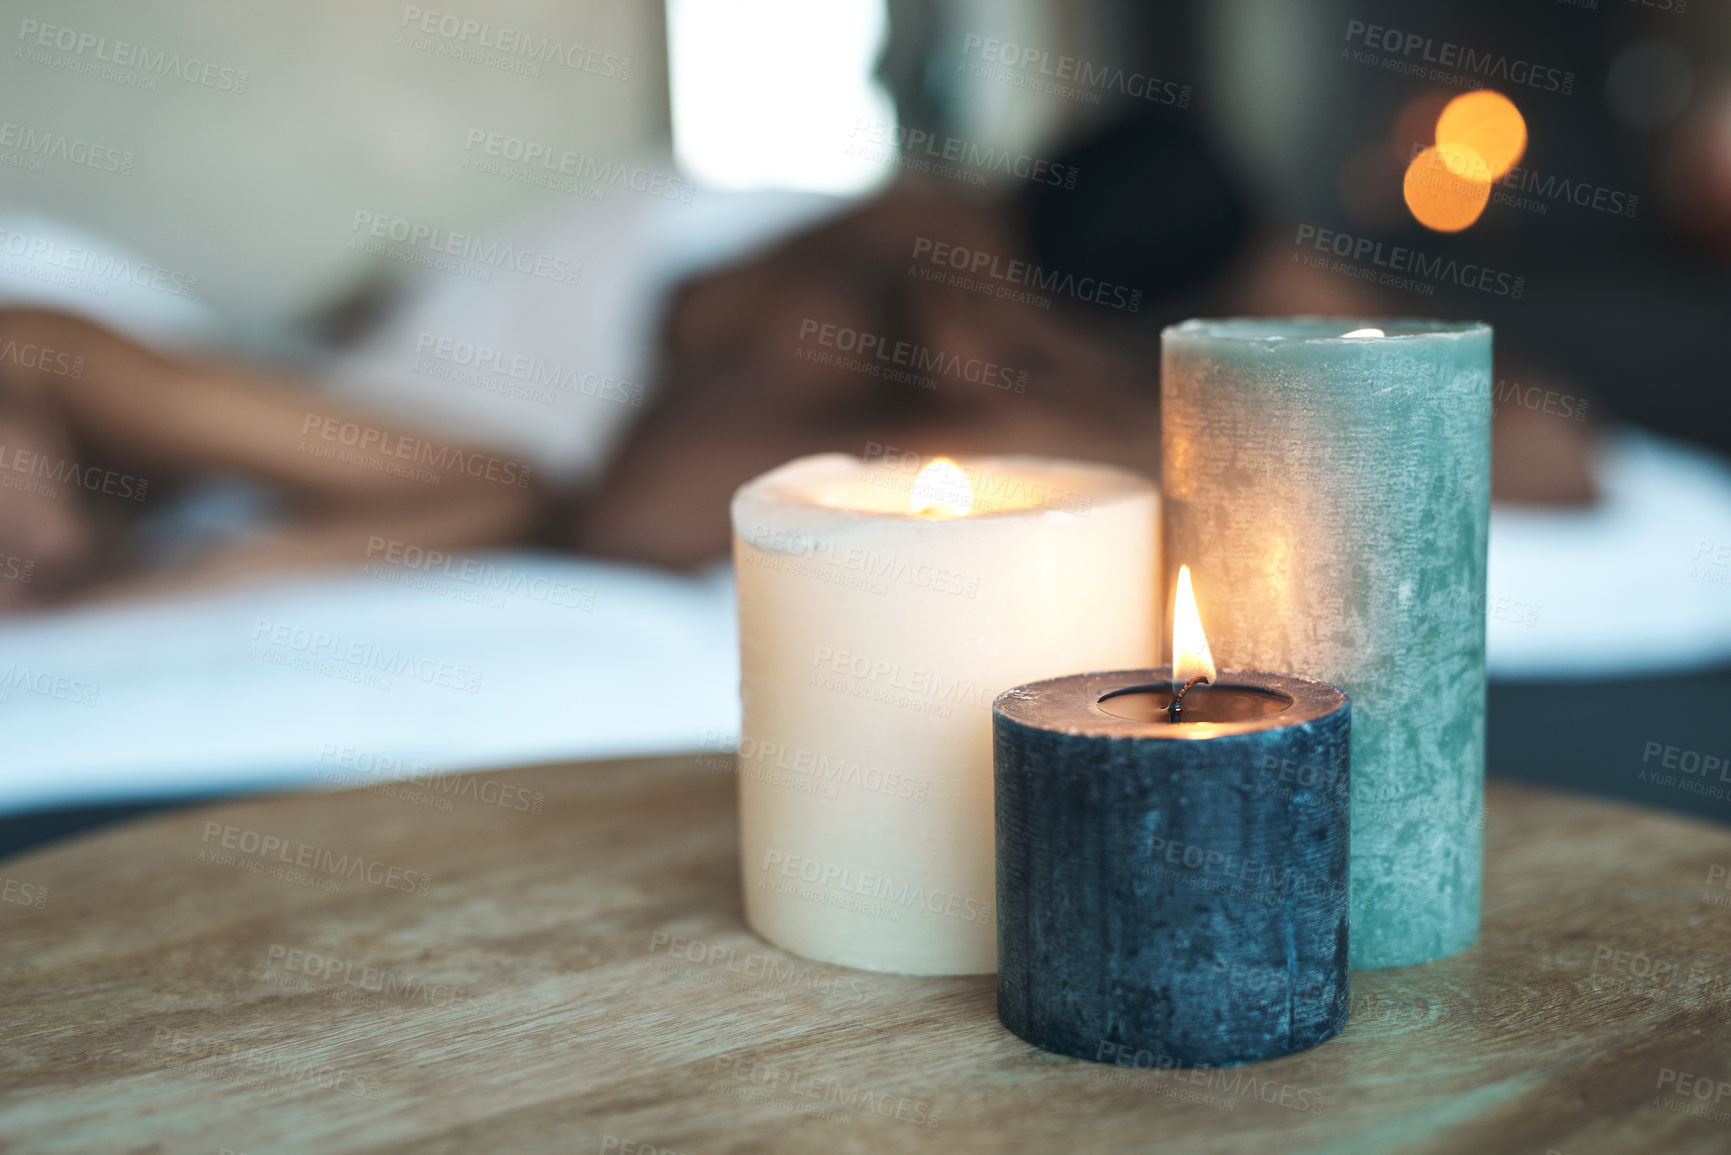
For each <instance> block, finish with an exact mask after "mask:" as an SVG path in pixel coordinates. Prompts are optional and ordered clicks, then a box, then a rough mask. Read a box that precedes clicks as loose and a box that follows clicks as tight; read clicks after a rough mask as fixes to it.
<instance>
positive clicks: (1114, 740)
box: [994, 679, 1350, 1068]
mask: <svg viewBox="0 0 1731 1155" xmlns="http://www.w3.org/2000/svg"><path fill="white" fill-rule="evenodd" d="M1067 681H1071V679H1063V680H1061V682H1067ZM1061 682H1060V683H1046V684H1043V685H1037V686H1033V687H1024V688H1022V689H1020V690H1018V691H1012V693H1015V694H1024V693H1031V694H1042V693H1049V692H1050V691H1049V690H1048V687H1053V686H1058V685H1061ZM1005 697H1006V698H1008V697H1009V695H1006V696H1005ZM1336 701H1337V703H1338V704H1337V705H1336V706H1335V707H1334V709H1333V711H1332V712H1331V713H1327V714H1324V715H1322V716H1321V717H1314V718H1312V719H1311V720H1309V721H1301V722H1296V723H1293V724H1289V725H1284V726H1280V727H1277V728H1268V729H1261V730H1257V731H1254V732H1249V733H1231V734H1219V735H1216V736H1212V737H1209V738H1206V739H1201V740H1171V739H1159V738H1137V737H1135V736H1133V735H1131V734H1130V731H1133V730H1134V729H1135V728H1136V725H1135V724H1131V723H1125V724H1124V730H1125V733H1124V734H1123V735H1115V734H1114V735H1108V734H1102V733H1100V732H1098V730H1097V729H1095V730H1093V732H1090V727H1089V726H1087V725H1086V724H1082V725H1065V724H1063V722H1062V720H1061V719H1056V718H1053V717H1051V716H1047V717H1046V718H1044V719H1041V720H1040V721H1039V722H1038V723H1033V722H1030V721H1027V720H1018V719H1017V718H1015V717H1011V716H1008V714H1007V713H1006V711H1005V709H1004V708H1003V706H1004V700H1003V699H1000V708H999V709H998V710H997V711H996V713H995V717H994V743H995V771H996V787H997V790H996V793H997V852H998V908H999V917H1000V924H999V936H998V1017H999V1018H1000V1019H1002V1020H1003V1022H1004V1025H1005V1026H1007V1027H1008V1028H1009V1029H1010V1030H1012V1031H1014V1032H1015V1033H1016V1034H1017V1035H1019V1036H1021V1037H1022V1038H1024V1039H1027V1040H1028V1041H1029V1042H1032V1043H1035V1044H1037V1045H1039V1046H1041V1047H1044V1048H1046V1049H1047V1050H1051V1051H1057V1052H1060V1053H1063V1054H1068V1055H1075V1056H1077V1057H1079V1058H1084V1059H1096V1060H1102V1061H1113V1062H1117V1061H1125V1060H1129V1061H1131V1062H1133V1064H1134V1065H1138V1066H1155V1067H1163V1068H1164V1067H1171V1066H1174V1065H1178V1066H1195V1065H1206V1066H1214V1065H1222V1064H1230V1063H1239V1062H1248V1061H1251V1060H1256V1059H1266V1058H1272V1057H1274V1056H1277V1055H1283V1054H1287V1053H1290V1052H1292V1051H1296V1050H1301V1049H1303V1048H1305V1047H1310V1046H1314V1045H1316V1044H1317V1043H1320V1042H1322V1041H1324V1040H1325V1039H1328V1038H1330V1037H1332V1036H1333V1035H1334V1034H1335V1033H1337V1032H1338V1031H1339V1030H1340V1028H1341V1026H1342V1025H1343V1024H1344V1023H1345V1021H1346V1015H1347V1007H1348V1001H1349V999H1348V988H1347V952H1348V935H1347V927H1348V917H1347V914H1348V901H1347V869H1348V829H1349V821H1348V810H1349V807H1348V806H1347V805H1346V794H1347V791H1348V788H1349V783H1350V778H1349V776H1348V766H1349V748H1348V747H1349V730H1350V724H1349V707H1348V705H1347V703H1346V702H1345V701H1344V700H1342V699H1339V698H1338V696H1337V697H1336ZM1023 717H1024V719H1025V718H1027V713H1026V712H1023ZM1278 766H1285V767H1287V768H1288V769H1289V770H1291V769H1292V768H1296V767H1304V768H1306V770H1305V772H1303V773H1288V774H1286V775H1281V774H1279V773H1277V772H1276V773H1271V772H1270V769H1269V768H1270V767H1278ZM1137 1055H1140V1056H1141V1057H1140V1058H1132V1056H1137Z"/></svg>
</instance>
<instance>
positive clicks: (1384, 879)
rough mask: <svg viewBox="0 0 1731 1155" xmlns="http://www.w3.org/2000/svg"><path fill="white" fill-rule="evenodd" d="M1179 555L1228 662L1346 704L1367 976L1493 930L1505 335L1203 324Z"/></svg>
mask: <svg viewBox="0 0 1731 1155" xmlns="http://www.w3.org/2000/svg"><path fill="white" fill-rule="evenodd" d="M1162 349H1163V352H1162V384H1161V403H1162V416H1161V421H1162V425H1163V433H1162V444H1163V451H1164V452H1163V460H1162V478H1163V483H1164V484H1163V489H1164V497H1165V506H1164V513H1165V547H1166V549H1167V550H1168V551H1169V553H1170V554H1171V555H1172V556H1177V557H1183V558H1184V559H1186V561H1188V562H1189V564H1190V565H1191V567H1192V568H1193V570H1194V572H1195V574H1196V578H1197V588H1198V590H1199V591H1200V598H1201V603H1200V604H1201V608H1202V612H1203V614H1204V616H1205V617H1206V618H1207V620H1208V622H1209V625H1210V627H1211V629H1212V630H1213V634H1214V638H1213V640H1214V644H1215V646H1216V648H1217V652H1218V655H1219V657H1220V660H1221V662H1222V663H1223V664H1225V665H1233V666H1250V667H1255V668H1260V669H1278V670H1290V671H1293V672H1294V673H1298V674H1303V675H1306V676H1308V677H1313V678H1319V679H1322V680H1324V681H1327V682H1331V683H1334V684H1336V685H1338V686H1340V687H1341V688H1342V689H1343V690H1345V691H1346V692H1347V693H1348V694H1349V695H1351V697H1352V700H1353V712H1354V714H1355V717H1354V719H1353V726H1352V770H1353V773H1352V778H1353V787H1352V788H1353V801H1352V950H1353V959H1352V964H1353V966H1355V967H1387V966H1404V965H1407V964H1411V963H1420V962H1425V961H1428V960H1430V959H1435V958H1440V957H1442V956H1444V955H1447V954H1451V953H1453V952H1455V951H1458V950H1461V949H1463V948H1465V947H1466V946H1468V945H1470V944H1471V943H1472V941H1473V940H1474V938H1476V937H1477V934H1478V924H1479V887H1480V875H1481V868H1482V861H1483V846H1482V841H1483V839H1482V831H1481V829H1480V826H1479V824H1478V823H1477V822H1475V821H1472V820H1471V819H1470V818H1469V819H1468V820H1464V821H1463V820H1460V819H1459V818H1458V817H1452V816H1460V815H1469V816H1471V815H1477V814H1478V813H1480V812H1481V810H1482V806H1483V792H1484V737H1485V729H1484V726H1485V723H1484V707H1485V642H1484V639H1485V623H1484V615H1483V611H1482V608H1481V607H1483V605H1484V594H1485V543H1486V533H1487V529H1488V525H1489V516H1490V416H1491V406H1490V371H1491V331H1490V329H1489V327H1488V326H1485V325H1483V324H1477V323H1463V324H1453V323H1446V322H1438V321H1421V320H1379V321H1375V322H1364V321H1348V320H1330V319H1326V318H1316V317H1307V318H1297V319H1291V320H1247V319H1246V320H1219V321H1188V322H1185V323H1184V324H1182V325H1177V326H1174V327H1172V328H1169V329H1167V330H1166V331H1165V333H1164V334H1163V342H1162Z"/></svg>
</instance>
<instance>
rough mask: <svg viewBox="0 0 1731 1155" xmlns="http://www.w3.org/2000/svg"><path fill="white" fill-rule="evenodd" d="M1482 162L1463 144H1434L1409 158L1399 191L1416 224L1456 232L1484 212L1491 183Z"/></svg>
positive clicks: (1481, 159)
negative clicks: (1410, 160) (1409, 161)
mask: <svg viewBox="0 0 1731 1155" xmlns="http://www.w3.org/2000/svg"><path fill="white" fill-rule="evenodd" d="M1486 171H1488V169H1487V166H1486V163H1485V160H1484V158H1483V157H1481V156H1479V155H1478V153H1476V152H1474V151H1473V150H1472V149H1470V148H1467V147H1466V146H1464V145H1458V144H1449V145H1440V144H1439V145H1435V146H1433V147H1431V148H1427V149H1425V150H1424V151H1423V152H1421V153H1419V154H1418V155H1417V156H1415V157H1413V158H1412V163H1411V164H1410V165H1408V166H1407V169H1406V181H1405V183H1404V184H1403V186H1402V192H1403V194H1404V195H1405V197H1406V207H1407V208H1409V209H1411V210H1412V215H1413V216H1414V217H1415V218H1417V220H1418V223H1419V224H1421V225H1423V226H1424V227H1425V228H1427V229H1435V230H1436V231H1437V232H1439V233H1458V232H1460V231H1461V230H1462V229H1464V228H1466V227H1467V226H1468V225H1470V224H1472V223H1473V222H1474V221H1476V220H1478V219H1479V215H1480V214H1481V213H1483V212H1484V211H1485V205H1486V204H1488V203H1490V199H1491V182H1490V180H1489V178H1488V177H1486V176H1484V175H1482V174H1484V173H1485V172H1486Z"/></svg>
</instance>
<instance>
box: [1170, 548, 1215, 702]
mask: <svg viewBox="0 0 1731 1155" xmlns="http://www.w3.org/2000/svg"><path fill="white" fill-rule="evenodd" d="M1198 676H1200V677H1203V678H1206V679H1207V680H1208V681H1209V682H1211V683H1212V682H1213V681H1214V655H1213V654H1212V653H1210V652H1209V649H1208V635H1207V634H1205V633H1203V632H1202V615H1201V614H1200V613H1198V612H1197V610H1196V592H1195V591H1194V590H1192V589H1191V588H1190V567H1189V566H1187V565H1181V566H1179V567H1178V596H1177V598H1176V599H1175V600H1174V601H1173V604H1172V683H1173V685H1175V686H1182V685H1184V683H1186V682H1188V681H1189V680H1190V679H1191V678H1195V677H1198Z"/></svg>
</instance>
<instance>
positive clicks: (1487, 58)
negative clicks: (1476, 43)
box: [1341, 20, 1575, 96]
mask: <svg viewBox="0 0 1731 1155" xmlns="http://www.w3.org/2000/svg"><path fill="white" fill-rule="evenodd" d="M1346 40H1347V42H1348V43H1349V44H1358V45H1361V46H1362V47H1363V48H1365V49H1367V50H1372V51H1381V52H1385V53H1388V54H1389V56H1391V57H1399V58H1400V59H1401V60H1402V61H1404V62H1406V63H1407V64H1409V65H1410V67H1409V68H1408V69H1405V71H1411V72H1413V73H1415V74H1421V73H1422V74H1424V75H1426V76H1427V77H1428V78H1429V79H1433V80H1449V79H1452V78H1451V77H1449V76H1448V75H1447V70H1458V72H1459V73H1461V74H1464V75H1467V76H1472V77H1475V78H1478V79H1481V80H1483V81H1484V82H1486V83H1487V84H1489V83H1503V84H1519V85H1523V86H1525V87H1528V88H1536V89H1538V90H1539V91H1541V92H1556V93H1561V94H1562V95H1564V96H1567V95H1568V94H1569V93H1571V92H1573V91H1574V90H1575V74H1574V73H1573V72H1569V71H1566V70H1564V69H1561V68H1551V67H1547V66H1546V65H1543V64H1536V63H1534V62H1532V61H1530V60H1518V59H1517V60H1511V59H1510V58H1509V57H1508V56H1507V55H1505V54H1503V53H1501V52H1480V51H1478V50H1477V49H1474V48H1470V47H1467V46H1466V45H1463V44H1456V43H1454V42H1453V41H1450V40H1437V39H1435V38H1434V37H1430V36H1425V35H1423V34H1422V33H1418V32H1402V31H1401V30H1400V29H1398V28H1385V27H1383V26H1382V25H1380V24H1367V23H1365V22H1364V21H1363V20H1348V21H1347V22H1346ZM1341 51H1342V53H1343V54H1344V53H1346V52H1348V51H1350V49H1342V50H1341ZM1371 63H1376V62H1374V61H1373V62H1371ZM1425 65H1435V66H1436V67H1435V68H1434V69H1431V70H1430V71H1429V72H1426V71H1425V69H1424V66H1425ZM1431 73H1435V74H1436V75H1431Z"/></svg>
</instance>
